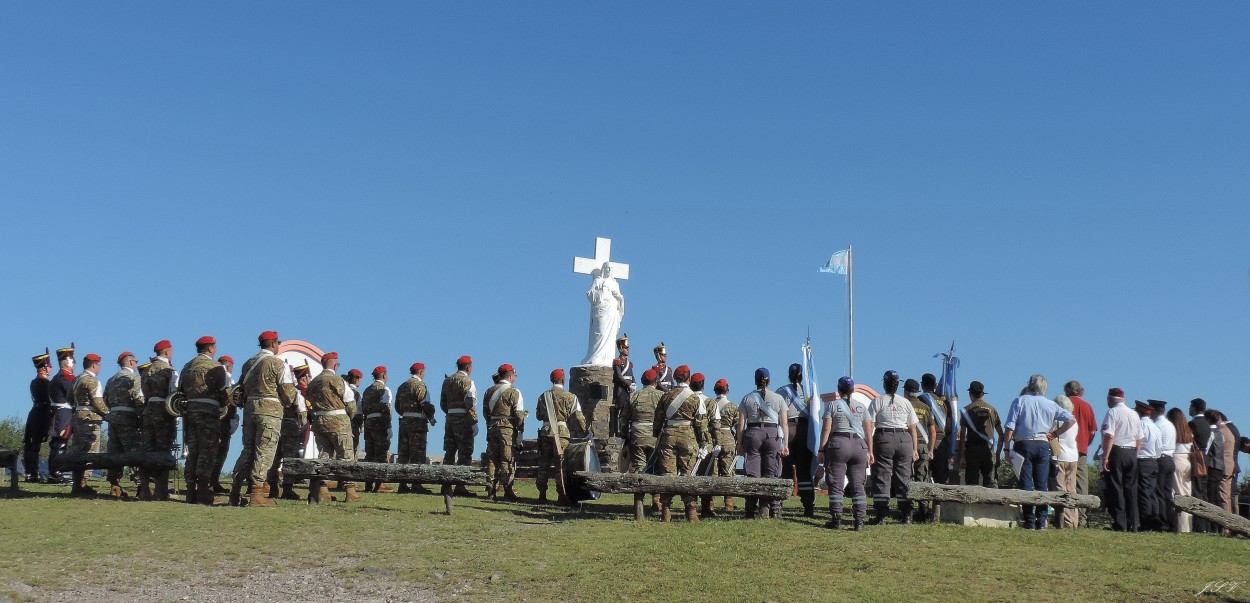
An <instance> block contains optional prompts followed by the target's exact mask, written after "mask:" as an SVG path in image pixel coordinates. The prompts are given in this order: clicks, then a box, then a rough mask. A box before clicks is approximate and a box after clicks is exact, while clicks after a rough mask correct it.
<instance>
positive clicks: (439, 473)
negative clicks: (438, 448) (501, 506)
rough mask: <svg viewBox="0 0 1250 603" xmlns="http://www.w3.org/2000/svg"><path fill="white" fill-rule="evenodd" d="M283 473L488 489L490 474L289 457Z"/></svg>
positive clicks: (461, 468) (451, 468)
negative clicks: (487, 481)
mask: <svg viewBox="0 0 1250 603" xmlns="http://www.w3.org/2000/svg"><path fill="white" fill-rule="evenodd" d="M282 473H283V474H284V475H286V476H289V477H294V478H299V479H304V478H312V479H336V480H349V481H361V482H421V483H424V484H453V485H460V484H463V485H468V486H485V485H486V474H485V473H483V472H482V470H481V469H479V468H475V467H468V466H465V465H411V464H402V465H401V464H398V463H361V462H352V461H338V460H329V459H300V458H294V457H289V458H284V459H282Z"/></svg>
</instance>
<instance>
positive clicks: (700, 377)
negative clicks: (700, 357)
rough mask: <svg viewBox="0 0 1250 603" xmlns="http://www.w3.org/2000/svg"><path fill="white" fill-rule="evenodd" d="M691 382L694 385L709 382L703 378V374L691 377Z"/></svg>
mask: <svg viewBox="0 0 1250 603" xmlns="http://www.w3.org/2000/svg"><path fill="white" fill-rule="evenodd" d="M690 381H691V382H694V383H702V382H704V381H707V378H706V377H704V376H703V373H695V374H693V375H691V376H690Z"/></svg>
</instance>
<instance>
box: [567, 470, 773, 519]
mask: <svg viewBox="0 0 1250 603" xmlns="http://www.w3.org/2000/svg"><path fill="white" fill-rule="evenodd" d="M574 475H576V476H577V477H578V478H581V479H583V480H585V482H586V483H585V486H586V488H588V489H591V490H594V491H597V492H604V493H608V494H633V495H634V519H637V520H640V521H641V520H642V519H643V506H644V505H643V502H644V496H645V495H646V494H674V495H681V494H684V495H687V496H736V497H743V498H746V497H757V498H760V499H761V500H760V512H761V514H762V515H763V516H764V517H767V516H768V512H769V511H768V503H769V502H771V501H777V500H785V499H787V498H789V497H790V493H791V490H792V483H791V481H790V480H788V479H770V478H759V477H701V476H677V475H649V474H645V473H592V472H589V471H578V472H577V473H575V474H574Z"/></svg>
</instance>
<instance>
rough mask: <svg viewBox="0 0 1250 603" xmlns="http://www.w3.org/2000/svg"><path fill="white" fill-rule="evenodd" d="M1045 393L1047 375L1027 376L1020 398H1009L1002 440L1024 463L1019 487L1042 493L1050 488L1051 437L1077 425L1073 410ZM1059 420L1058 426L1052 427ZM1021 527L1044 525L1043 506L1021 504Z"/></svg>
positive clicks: (1041, 526) (1030, 527) (1030, 528)
mask: <svg viewBox="0 0 1250 603" xmlns="http://www.w3.org/2000/svg"><path fill="white" fill-rule="evenodd" d="M1045 396H1046V378H1045V377H1043V376H1041V375H1033V376H1032V377H1029V384H1028V385H1026V386H1024V391H1022V392H1020V397H1019V398H1016V399H1015V400H1012V401H1011V408H1010V409H1008V411H1007V420H1006V421H1004V422H1003V427H1004V428H1005V431H1004V432H1003V439H1004V440H1006V441H1009V442H1012V445H1011V449H1012V451H1013V452H1015V453H1016V454H1018V455H1020V456H1021V457H1022V458H1023V459H1024V462H1023V464H1021V466H1020V487H1021V488H1022V489H1024V490H1038V491H1041V492H1045V491H1047V490H1049V489H1050V440H1054V439H1055V438H1057V437H1059V434H1062V433H1063V432H1065V431H1067V430H1069V429H1071V428H1072V426H1073V425H1075V424H1076V419H1075V418H1074V417H1073V416H1072V413H1070V412H1068V411H1066V410H1064V409H1062V408H1060V407H1059V405H1058V404H1055V403H1054V402H1053V401H1051V400H1049V399H1048V398H1046V397H1045ZM1056 423H1059V424H1060V426H1059V429H1056V430H1054V431H1053V432H1052V431H1051V429H1052V428H1053V427H1054V425H1055V424H1056ZM1023 511H1024V528H1025V529H1026V530H1040V529H1043V528H1045V527H1046V514H1047V513H1048V512H1049V508H1048V507H1047V506H1046V505H1024V508H1023Z"/></svg>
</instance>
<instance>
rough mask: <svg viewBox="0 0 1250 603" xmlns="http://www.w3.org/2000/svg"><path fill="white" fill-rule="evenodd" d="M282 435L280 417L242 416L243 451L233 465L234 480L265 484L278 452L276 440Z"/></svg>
mask: <svg viewBox="0 0 1250 603" xmlns="http://www.w3.org/2000/svg"><path fill="white" fill-rule="evenodd" d="M281 433H282V417H274V416H270V415H262V414H257V413H254V412H251V413H246V414H244V418H243V450H242V451H241V452H240V453H239V460H238V461H236V462H235V463H234V479H235V480H236V482H237V480H239V479H242V478H246V479H247V480H248V485H250V486H256V485H258V484H262V483H264V482H265V478H266V477H267V476H268V474H269V466H270V465H271V464H273V457H274V454H275V453H276V452H277V451H278V438H279V436H280V435H281Z"/></svg>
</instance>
